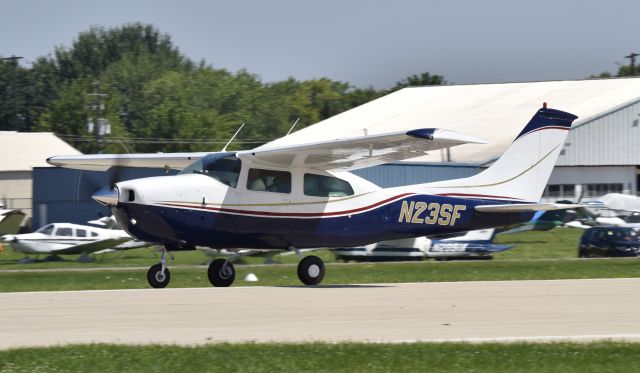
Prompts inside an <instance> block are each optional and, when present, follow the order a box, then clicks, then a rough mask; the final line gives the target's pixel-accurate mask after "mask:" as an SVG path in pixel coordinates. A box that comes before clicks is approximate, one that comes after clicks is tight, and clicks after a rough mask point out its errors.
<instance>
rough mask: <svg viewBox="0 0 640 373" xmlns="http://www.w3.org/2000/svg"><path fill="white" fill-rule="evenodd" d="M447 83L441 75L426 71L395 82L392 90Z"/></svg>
mask: <svg viewBox="0 0 640 373" xmlns="http://www.w3.org/2000/svg"><path fill="white" fill-rule="evenodd" d="M443 84H447V81H446V80H444V77H443V76H442V75H432V74H430V73H428V72H424V73H422V74H413V75H410V76H408V77H406V78H404V79H402V80H401V81H399V82H397V83H396V85H395V87H394V88H393V89H392V90H398V89H401V88H405V87H415V86H426V85H443Z"/></svg>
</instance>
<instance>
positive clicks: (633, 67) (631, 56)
mask: <svg viewBox="0 0 640 373" xmlns="http://www.w3.org/2000/svg"><path fill="white" fill-rule="evenodd" d="M638 56H640V54H638V53H633V52H631V53H630V54H629V55H628V56H624V58H628V59H630V60H631V76H635V75H636V57H638Z"/></svg>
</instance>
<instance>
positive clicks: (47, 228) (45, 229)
mask: <svg viewBox="0 0 640 373" xmlns="http://www.w3.org/2000/svg"><path fill="white" fill-rule="evenodd" d="M36 232H38V233H42V234H48V235H50V234H51V232H53V224H48V225H45V226H44V227H42V228H40V229H38V230H37V231H36Z"/></svg>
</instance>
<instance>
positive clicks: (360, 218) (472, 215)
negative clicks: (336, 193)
mask: <svg viewBox="0 0 640 373" xmlns="http://www.w3.org/2000/svg"><path fill="white" fill-rule="evenodd" d="M504 203H505V202H504V201H491V200H477V199H462V198H452V197H440V196H433V195H412V196H409V197H406V198H403V199H400V200H397V201H395V202H393V203H390V204H388V205H384V206H380V207H378V208H375V209H373V210H370V211H366V212H362V213H358V214H353V215H349V216H336V217H324V218H313V219H309V218H305V219H301V218H295V217H263V216H251V215H234V214H226V213H221V212H217V211H207V210H201V209H186V208H174V207H163V206H146V205H139V204H135V203H120V204H119V205H118V206H117V207H114V208H113V209H112V210H113V213H114V215H115V216H116V218H117V219H118V221H119V222H120V223H121V224H122V225H123V227H124V228H125V230H127V232H129V233H130V234H131V235H133V236H134V237H136V238H138V239H140V240H144V241H149V242H156V243H168V242H183V243H188V244H189V245H196V246H208V247H213V248H256V249H283V248H287V247H289V246H295V247H297V248H313V247H345V246H359V245H366V244H370V243H373V242H379V241H386V240H394V239H400V238H407V237H419V236H428V235H435V234H443V233H453V232H460V231H468V230H475V229H483V228H491V227H496V226H505V225H511V224H517V223H522V222H526V221H528V220H530V219H531V217H532V216H533V213H480V212H476V211H474V207H475V206H477V205H480V204H504ZM425 205H426V207H425ZM430 205H431V207H432V208H431V209H429V206H430ZM436 205H437V206H440V209H445V208H444V206H445V205H448V206H451V209H453V206H456V205H457V206H464V209H463V208H462V207H461V208H459V209H458V211H457V212H458V214H459V217H457V219H455V222H454V223H453V225H451V223H452V222H451V220H450V219H451V218H450V219H449V221H447V219H446V211H444V210H443V211H444V213H443V214H441V215H438V216H437V217H438V219H440V223H443V224H438V223H434V224H428V223H425V221H427V220H428V221H433V216H432V215H431V214H433V211H434V210H435V207H436ZM423 207H425V208H424V209H423ZM409 208H411V211H412V214H411V216H409V215H410V214H409V213H408V210H409ZM421 209H422V211H419V210H421ZM445 210H446V209H445ZM450 213H452V211H450ZM401 214H402V215H403V216H401ZM131 218H133V219H135V224H132V222H131ZM444 223H448V224H444Z"/></svg>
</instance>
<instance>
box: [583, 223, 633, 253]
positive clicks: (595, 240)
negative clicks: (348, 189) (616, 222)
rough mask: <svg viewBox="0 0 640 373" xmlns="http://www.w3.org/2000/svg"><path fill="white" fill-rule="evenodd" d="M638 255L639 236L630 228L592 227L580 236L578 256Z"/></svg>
mask: <svg viewBox="0 0 640 373" xmlns="http://www.w3.org/2000/svg"><path fill="white" fill-rule="evenodd" d="M602 256H640V238H638V235H637V234H636V232H635V231H634V230H633V229H631V228H623V227H593V228H589V229H587V230H586V231H585V232H584V234H582V238H580V247H579V248H578V257H580V258H597V257H602Z"/></svg>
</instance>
